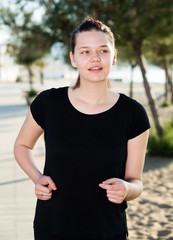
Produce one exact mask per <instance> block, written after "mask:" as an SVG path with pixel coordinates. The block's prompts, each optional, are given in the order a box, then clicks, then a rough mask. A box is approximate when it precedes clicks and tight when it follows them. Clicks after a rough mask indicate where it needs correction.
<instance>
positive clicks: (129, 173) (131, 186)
mask: <svg viewBox="0 0 173 240" xmlns="http://www.w3.org/2000/svg"><path fill="white" fill-rule="evenodd" d="M148 135H149V130H147V131H145V132H144V133H142V134H140V135H139V136H137V137H135V138H133V139H131V140H129V141H128V144H127V162H126V171H125V180H126V197H125V200H126V201H130V200H133V199H135V198H137V197H138V196H139V195H140V194H141V193H142V191H143V184H142V173H143V167H144V161H145V153H146V147H147V142H148Z"/></svg>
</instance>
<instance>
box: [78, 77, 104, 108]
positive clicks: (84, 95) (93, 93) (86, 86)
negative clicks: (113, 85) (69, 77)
mask: <svg viewBox="0 0 173 240" xmlns="http://www.w3.org/2000/svg"><path fill="white" fill-rule="evenodd" d="M75 91H76V95H78V97H79V98H80V99H81V100H83V101H85V102H87V103H90V104H97V103H102V102H104V101H105V98H106V97H107V96H108V92H109V90H108V87H107V82H106V81H104V82H100V83H86V82H80V87H79V88H77V89H75Z"/></svg>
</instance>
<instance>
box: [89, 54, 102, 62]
mask: <svg viewBox="0 0 173 240" xmlns="http://www.w3.org/2000/svg"><path fill="white" fill-rule="evenodd" d="M100 60H101V58H100V56H99V54H98V52H94V53H93V54H92V56H91V61H92V62H99V61H100Z"/></svg>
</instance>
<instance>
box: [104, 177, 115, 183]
mask: <svg viewBox="0 0 173 240" xmlns="http://www.w3.org/2000/svg"><path fill="white" fill-rule="evenodd" d="M116 182H117V178H109V179H107V180H105V181H103V182H102V183H103V184H114V183H116Z"/></svg>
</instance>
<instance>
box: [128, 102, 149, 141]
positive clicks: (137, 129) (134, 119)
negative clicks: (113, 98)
mask: <svg viewBox="0 0 173 240" xmlns="http://www.w3.org/2000/svg"><path fill="white" fill-rule="evenodd" d="M149 128H150V122H149V119H148V116H147V113H146V110H145V109H144V107H143V106H142V105H141V104H140V103H138V102H136V101H135V104H134V106H133V109H132V115H131V119H130V124H129V129H128V139H132V138H134V137H137V136H138V135H140V134H141V133H143V132H145V131H146V130H147V129H149Z"/></svg>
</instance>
